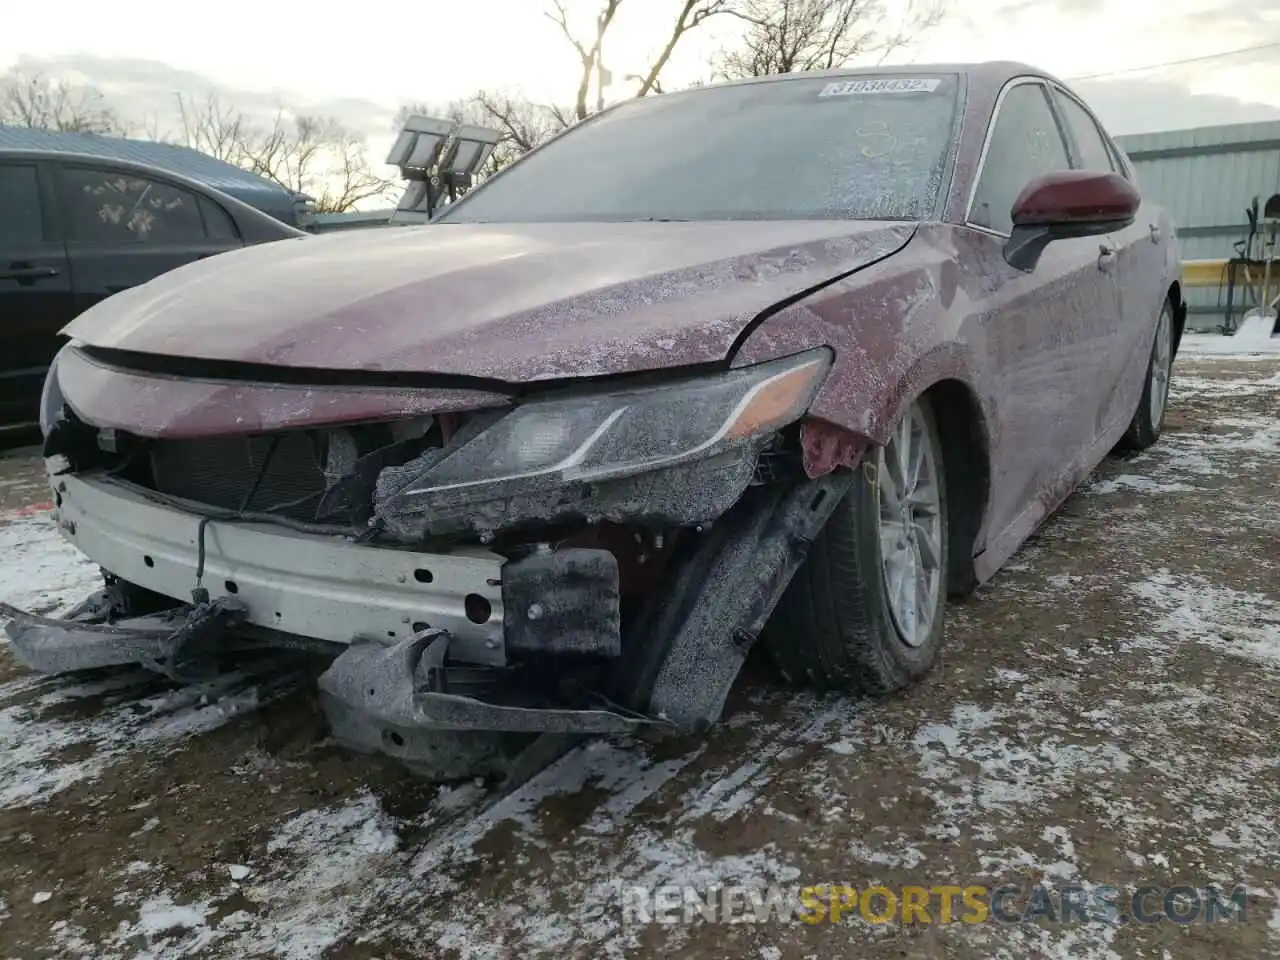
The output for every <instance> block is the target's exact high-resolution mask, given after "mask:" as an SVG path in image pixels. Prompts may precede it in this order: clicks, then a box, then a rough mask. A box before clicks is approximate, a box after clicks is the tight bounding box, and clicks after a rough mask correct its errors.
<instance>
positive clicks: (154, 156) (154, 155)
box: [0, 125, 297, 223]
mask: <svg viewBox="0 0 1280 960" xmlns="http://www.w3.org/2000/svg"><path fill="white" fill-rule="evenodd" d="M17 152H22V153H24V154H26V155H27V156H28V157H29V158H31V157H33V156H35V155H37V154H39V155H40V158H41V159H66V158H67V157H68V156H73V157H75V158H76V159H79V160H86V159H88V160H93V161H99V160H109V161H111V162H113V163H133V164H141V165H142V166H144V167H149V168H151V169H152V170H153V171H155V170H159V171H163V172H165V173H167V174H173V175H177V176H181V177H186V178H187V179H188V180H190V181H194V182H195V183H197V184H200V185H203V186H208V187H212V188H213V189H215V190H219V191H221V192H222V193H224V194H226V195H228V196H232V197H235V198H236V199H238V200H241V201H243V202H245V203H247V204H249V205H250V206H252V207H256V208H257V209H259V210H262V211H263V212H265V213H268V214H270V215H271V216H273V217H276V218H277V219H282V220H284V221H285V222H287V223H294V222H296V220H297V213H296V203H297V200H296V197H295V195H294V193H293V192H292V191H290V190H286V189H285V188H284V187H282V186H280V185H279V184H277V183H275V182H274V181H271V180H268V179H267V178H266V177H262V176H259V175H258V174H255V173H251V172H250V171H248V170H242V169H240V168H239V167H237V166H235V165H234V164H230V163H227V162H226V161H225V160H219V159H218V158H217V157H211V156H209V155H208V154H205V153H201V152H200V151H199V150H193V149H191V148H190V147H182V146H178V145H177V144H172V143H154V142H151V141H148V140H131V139H128V138H126V137H109V136H104V135H102V134H96V133H64V132H62V131H57V130H39V129H33V128H28V127H10V126H3V125H0V156H11V155H13V154H15V153H17Z"/></svg>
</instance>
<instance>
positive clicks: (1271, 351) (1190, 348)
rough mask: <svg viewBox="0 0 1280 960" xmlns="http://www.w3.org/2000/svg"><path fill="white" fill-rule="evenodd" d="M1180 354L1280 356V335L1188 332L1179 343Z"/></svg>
mask: <svg viewBox="0 0 1280 960" xmlns="http://www.w3.org/2000/svg"><path fill="white" fill-rule="evenodd" d="M1178 355H1179V356H1185V357H1187V358H1189V359H1190V358H1203V357H1230V358H1231V359H1232V360H1265V359H1268V358H1271V359H1274V358H1275V357H1276V356H1280V336H1272V337H1271V338H1270V339H1268V340H1259V339H1258V338H1256V337H1234V336H1232V337H1227V336H1223V335H1222V334H1220V333H1186V334H1183V336H1182V341H1181V342H1180V343H1179V344H1178Z"/></svg>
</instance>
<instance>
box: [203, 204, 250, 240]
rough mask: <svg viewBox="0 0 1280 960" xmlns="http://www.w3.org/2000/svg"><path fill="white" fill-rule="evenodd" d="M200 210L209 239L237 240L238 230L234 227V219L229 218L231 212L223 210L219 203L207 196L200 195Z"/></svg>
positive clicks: (238, 236) (238, 237) (238, 238)
mask: <svg viewBox="0 0 1280 960" xmlns="http://www.w3.org/2000/svg"><path fill="white" fill-rule="evenodd" d="M200 212H201V213H202V214H204V232H205V236H207V237H208V238H209V239H210V240H230V241H235V242H239V240H240V231H238V230H237V229H236V224H235V221H234V220H232V219H231V214H229V213H227V211H225V210H223V209H222V207H221V206H220V205H219V204H217V203H215V202H214V201H212V200H210V199H209V198H208V197H201V198H200Z"/></svg>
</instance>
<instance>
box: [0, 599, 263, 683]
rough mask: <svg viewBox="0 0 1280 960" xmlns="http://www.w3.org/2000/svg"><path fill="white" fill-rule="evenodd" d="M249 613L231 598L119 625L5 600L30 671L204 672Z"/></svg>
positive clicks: (179, 675)
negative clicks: (134, 667)
mask: <svg viewBox="0 0 1280 960" xmlns="http://www.w3.org/2000/svg"><path fill="white" fill-rule="evenodd" d="M91 599H92V598H91ZM244 615H245V609H244V606H243V604H240V603H239V602H237V601H235V600H229V599H225V598H220V599H218V600H213V601H210V602H208V603H201V604H197V605H195V606H193V607H190V608H188V609H187V610H185V611H166V612H164V613H160V614H155V615H153V616H147V617H134V618H131V619H128V620H121V621H118V622H116V623H113V624H104V623H87V622H84V621H80V620H76V619H73V618H70V619H60V618H54V617H41V616H37V615H36V614H32V613H26V612H24V611H22V610H18V609H17V608H15V607H11V606H9V605H8V604H0V619H4V620H7V621H8V622H7V623H6V624H5V633H6V634H7V635H8V637H9V641H10V643H11V644H12V646H13V652H14V654H15V656H16V657H17V659H18V662H19V663H21V664H22V665H23V666H25V667H27V668H28V669H30V670H35V671H36V672H37V673H68V672H71V671H75V670H93V669H97V668H99V667H112V666H123V665H125V664H132V663H138V664H142V665H143V666H146V667H149V668H151V669H154V670H156V671H158V672H160V673H164V674H166V675H168V676H170V677H172V678H173V679H175V680H191V679H195V678H196V677H197V676H199V675H200V673H201V672H202V671H201V661H203V660H205V659H206V658H207V656H208V654H209V653H210V652H212V651H213V650H214V649H215V648H216V645H217V642H218V638H219V636H220V635H221V634H222V633H223V632H224V631H226V630H227V629H228V628H231V627H234V626H236V625H237V624H239V623H241V622H243V620H244Z"/></svg>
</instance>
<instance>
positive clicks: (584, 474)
mask: <svg viewBox="0 0 1280 960" xmlns="http://www.w3.org/2000/svg"><path fill="white" fill-rule="evenodd" d="M831 360H832V355H831V352H830V351H829V350H827V349H825V348H823V349H818V350H811V351H809V352H807V353H803V354H799V355H798V356H795V357H788V358H786V359H783V360H774V361H771V362H769V363H762V364H758V365H756V366H753V367H746V368H744V369H741V370H733V371H730V372H729V373H723V374H718V375H716V376H711V377H706V378H702V379H697V380H689V381H686V382H683V383H679V384H665V385H659V386H653V387H643V388H637V389H633V390H627V391H616V392H610V393H597V394H585V395H576V396H573V397H565V398H563V399H555V400H541V401H534V402H531V403H528V404H525V405H523V406H520V407H517V408H516V409H515V410H513V411H511V412H510V413H508V414H506V415H505V416H503V417H502V418H501V419H499V420H498V421H497V422H496V423H494V424H493V425H492V426H490V427H489V428H488V429H486V430H484V431H483V432H482V433H480V434H479V435H478V436H476V437H475V438H473V439H472V440H470V441H468V442H467V443H465V444H463V445H462V446H461V447H459V448H458V449H457V450H456V451H454V452H453V453H451V454H450V455H449V456H447V457H445V458H444V459H443V460H441V461H440V462H439V463H437V464H435V465H434V466H432V467H431V468H430V469H428V470H427V471H426V472H424V473H423V474H422V475H421V476H419V477H418V478H417V479H415V480H414V481H413V482H412V483H410V484H409V485H408V486H407V487H406V488H405V489H404V490H402V491H401V494H402V495H403V496H408V497H413V496H415V495H419V496H421V495H428V494H430V495H435V496H440V497H442V498H444V499H446V500H453V499H454V498H455V497H459V498H463V499H465V498H466V497H468V495H470V494H471V493H472V491H471V488H475V487H480V486H487V485H490V484H499V483H501V484H508V485H511V484H513V485H515V486H516V487H518V488H519V489H520V490H531V489H543V488H547V487H553V486H558V485H561V484H569V483H583V482H595V481H601V480H608V479H612V478H616V477H623V476H629V475H631V474H636V473H641V472H644V471H647V470H654V469H658V468H661V467H667V466H673V465H675V464H678V463H682V462H685V461H689V460H696V459H701V458H705V457H711V456H714V455H715V454H717V453H720V452H723V451H724V450H727V449H730V448H733V447H737V446H741V445H743V444H748V443H751V442H752V441H754V440H758V439H760V438H762V437H765V436H767V435H768V434H770V433H772V432H773V431H775V430H777V429H778V428H780V427H783V426H785V425H786V424H788V423H791V422H792V421H794V420H796V419H798V418H799V417H800V416H801V415H802V414H803V413H804V412H805V410H807V409H808V407H809V404H810V403H811V402H812V400H813V397H814V394H815V393H816V392H817V390H818V387H819V385H820V384H821V383H822V380H823V378H824V377H825V376H826V373H827V371H828V370H829V369H830V368H831Z"/></svg>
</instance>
